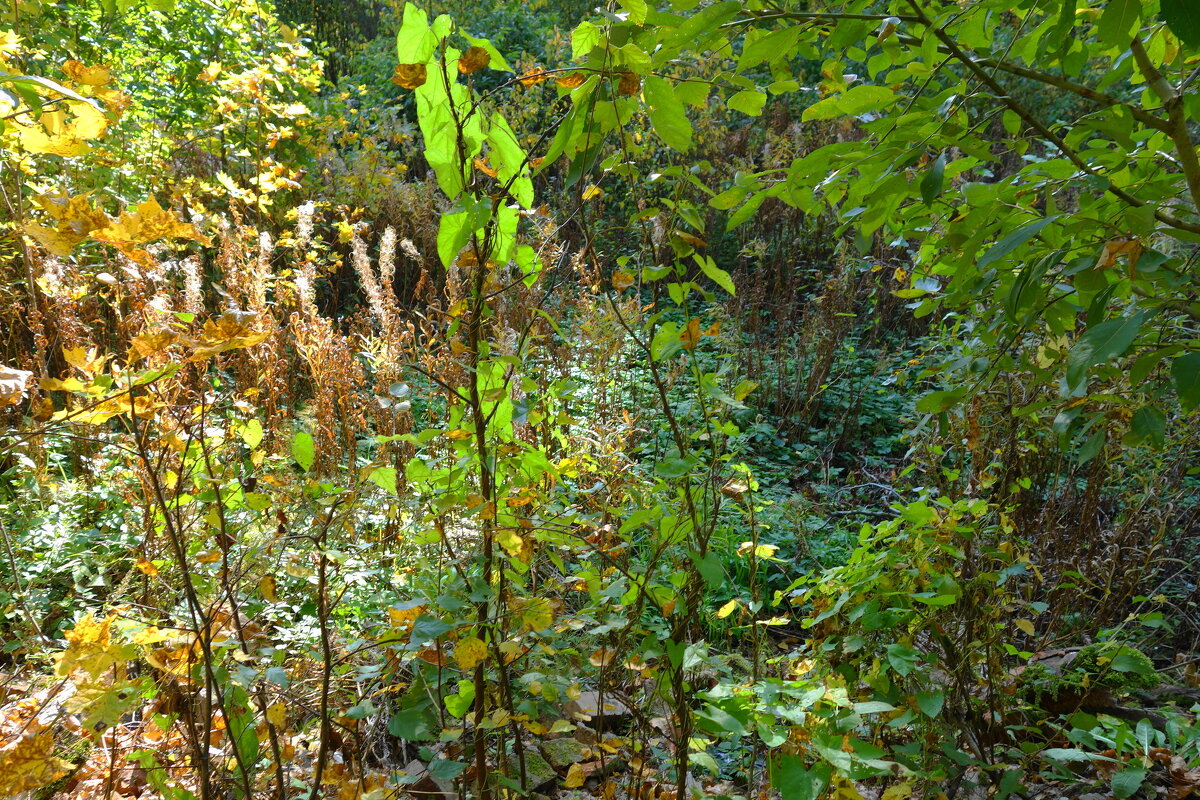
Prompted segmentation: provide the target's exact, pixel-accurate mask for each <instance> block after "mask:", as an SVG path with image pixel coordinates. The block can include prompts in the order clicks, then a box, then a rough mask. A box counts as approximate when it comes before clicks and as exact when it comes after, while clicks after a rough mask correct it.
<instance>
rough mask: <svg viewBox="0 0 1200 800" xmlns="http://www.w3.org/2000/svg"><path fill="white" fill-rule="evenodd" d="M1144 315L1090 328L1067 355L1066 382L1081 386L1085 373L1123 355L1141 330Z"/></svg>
mask: <svg viewBox="0 0 1200 800" xmlns="http://www.w3.org/2000/svg"><path fill="white" fill-rule="evenodd" d="M1144 319H1145V313H1144V312H1138V313H1137V314H1134V315H1132V316H1129V317H1124V318H1122V319H1110V320H1108V321H1107V322H1101V323H1100V324H1099V325H1093V326H1092V327H1090V328H1088V329H1087V331H1086V332H1085V333H1084V334H1083V336H1081V337H1079V341H1077V342H1076V343H1075V345H1074V347H1072V348H1071V352H1070V353H1068V354H1067V383H1068V384H1069V385H1071V386H1075V385H1078V383H1079V382H1080V380H1082V379H1083V376H1084V373H1086V372H1087V370H1088V369H1090V368H1091V367H1094V366H1096V365H1097V364H1103V363H1105V362H1106V361H1110V360H1112V359H1114V358H1116V357H1117V356H1119V355H1121V354H1122V353H1124V352H1125V351H1126V350H1128V349H1129V346H1130V345H1132V344H1133V340H1134V339H1135V338H1137V335H1138V331H1140V330H1141V329H1142V321H1143V320H1144Z"/></svg>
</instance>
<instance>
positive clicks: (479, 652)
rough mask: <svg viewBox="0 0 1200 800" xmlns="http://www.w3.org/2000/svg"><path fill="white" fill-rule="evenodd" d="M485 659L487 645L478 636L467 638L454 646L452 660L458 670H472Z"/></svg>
mask: <svg viewBox="0 0 1200 800" xmlns="http://www.w3.org/2000/svg"><path fill="white" fill-rule="evenodd" d="M485 658H487V645H486V644H484V643H483V640H482V639H480V638H479V637H478V636H467V637H465V638H463V639H459V640H458V643H457V644H455V645H454V660H455V661H457V662H458V666H459V669H462V670H470V669H474V668H475V665H476V664H478V663H479V662H480V661H483V660H484V659H485Z"/></svg>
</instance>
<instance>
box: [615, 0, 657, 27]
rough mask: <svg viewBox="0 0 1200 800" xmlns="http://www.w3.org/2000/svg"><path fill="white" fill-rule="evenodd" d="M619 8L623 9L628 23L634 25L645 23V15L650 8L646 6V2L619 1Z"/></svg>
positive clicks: (635, 0)
mask: <svg viewBox="0 0 1200 800" xmlns="http://www.w3.org/2000/svg"><path fill="white" fill-rule="evenodd" d="M619 2H620V3H621V8H623V9H625V11H626V13H628V14H629V21H630V22H632V23H633V24H634V25H642V24H643V23H645V21H646V13H647V12H648V11H649V10H650V7H649V6H647V5H646V0H619Z"/></svg>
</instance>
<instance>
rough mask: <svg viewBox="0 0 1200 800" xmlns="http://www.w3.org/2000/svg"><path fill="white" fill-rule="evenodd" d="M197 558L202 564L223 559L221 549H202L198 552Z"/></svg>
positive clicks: (213, 562)
mask: <svg viewBox="0 0 1200 800" xmlns="http://www.w3.org/2000/svg"><path fill="white" fill-rule="evenodd" d="M196 560H197V561H198V562H200V563H201V564H215V563H217V562H218V561H220V560H221V551H220V550H201V551H200V552H199V553H196Z"/></svg>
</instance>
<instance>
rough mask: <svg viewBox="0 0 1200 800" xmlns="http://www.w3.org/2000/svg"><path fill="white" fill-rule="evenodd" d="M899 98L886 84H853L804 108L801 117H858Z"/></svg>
mask: <svg viewBox="0 0 1200 800" xmlns="http://www.w3.org/2000/svg"><path fill="white" fill-rule="evenodd" d="M897 99H899V98H898V97H897V96H896V93H895V92H893V91H892V90H891V89H889V88H887V87H886V86H871V85H867V84H860V85H858V86H851V87H850V89H849V90H848V91H846V92H844V93H842V94H837V95H833V96H832V97H826V98H825V99H824V100H821V101H820V102H817V103H814V104H813V105H811V106H809V107H808V108H806V109H804V113H803V114H801V119H803V120H804V121H805V122H808V121H810V120H820V119H836V118H837V117H846V116H851V117H857V116H859V115H861V114H865V113H866V112H868V111H880V110H882V109H884V108H887V107H888V106H890V105H891V104H892V103H894V102H896V100H897Z"/></svg>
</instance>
